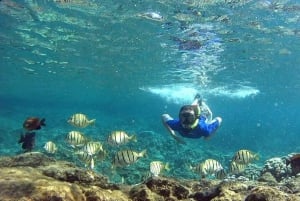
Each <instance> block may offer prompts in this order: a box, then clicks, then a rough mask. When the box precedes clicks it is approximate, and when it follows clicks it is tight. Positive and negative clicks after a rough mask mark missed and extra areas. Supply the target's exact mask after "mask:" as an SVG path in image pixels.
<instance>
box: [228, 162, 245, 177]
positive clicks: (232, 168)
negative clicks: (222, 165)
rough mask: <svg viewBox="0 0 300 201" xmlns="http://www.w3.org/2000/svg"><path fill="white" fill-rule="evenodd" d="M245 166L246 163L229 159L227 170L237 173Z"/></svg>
mask: <svg viewBox="0 0 300 201" xmlns="http://www.w3.org/2000/svg"><path fill="white" fill-rule="evenodd" d="M246 167H247V165H246V164H241V163H236V162H235V161H231V163H230V166H229V172H230V173H231V174H239V173H241V172H243V171H244V170H245V168H246Z"/></svg>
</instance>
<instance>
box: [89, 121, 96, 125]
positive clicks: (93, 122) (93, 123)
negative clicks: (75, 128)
mask: <svg viewBox="0 0 300 201" xmlns="http://www.w3.org/2000/svg"><path fill="white" fill-rule="evenodd" d="M88 123H89V125H93V126H94V125H95V123H96V119H92V120H89V121H88Z"/></svg>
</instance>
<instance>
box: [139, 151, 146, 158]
mask: <svg viewBox="0 0 300 201" xmlns="http://www.w3.org/2000/svg"><path fill="white" fill-rule="evenodd" d="M138 156H139V157H144V156H147V149H144V150H143V151H141V152H140V153H139V154H138Z"/></svg>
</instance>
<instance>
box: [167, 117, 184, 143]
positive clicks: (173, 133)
mask: <svg viewBox="0 0 300 201" xmlns="http://www.w3.org/2000/svg"><path fill="white" fill-rule="evenodd" d="M162 123H163V125H164V126H165V127H166V128H167V130H168V132H169V133H170V135H171V136H172V137H173V138H174V139H175V140H176V141H177V142H178V143H180V144H186V143H185V142H184V141H183V140H182V139H181V138H180V137H178V136H177V135H176V134H175V131H174V130H173V129H172V128H171V127H170V126H169V125H168V124H167V122H166V118H165V117H164V115H163V116H162Z"/></svg>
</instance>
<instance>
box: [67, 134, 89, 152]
mask: <svg viewBox="0 0 300 201" xmlns="http://www.w3.org/2000/svg"><path fill="white" fill-rule="evenodd" d="M66 141H67V142H68V143H69V144H70V145H71V146H72V147H73V148H75V147H81V146H83V145H84V144H85V143H86V141H87V139H86V137H85V136H84V134H83V133H81V132H79V131H70V132H69V133H68V134H67V136H66Z"/></svg>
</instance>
